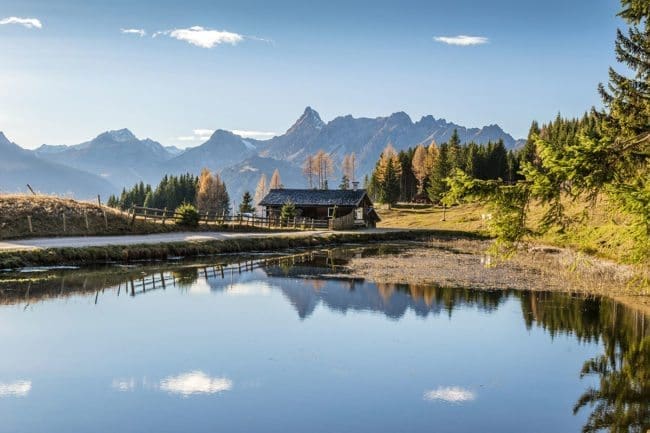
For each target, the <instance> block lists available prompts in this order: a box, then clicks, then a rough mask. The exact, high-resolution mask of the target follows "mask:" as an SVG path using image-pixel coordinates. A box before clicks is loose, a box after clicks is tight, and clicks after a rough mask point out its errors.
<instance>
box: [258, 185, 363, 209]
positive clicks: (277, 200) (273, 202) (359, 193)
mask: <svg viewBox="0 0 650 433" xmlns="http://www.w3.org/2000/svg"><path fill="white" fill-rule="evenodd" d="M365 195H366V190H365V189H358V190H356V191H355V190H341V189H272V190H271V191H270V192H269V193H268V194H267V195H266V197H264V199H263V200H262V201H261V202H260V203H259V204H260V205H261V206H282V205H283V204H285V203H286V202H288V201H290V202H292V203H293V204H295V205H296V206H298V207H300V206H357V205H358V204H359V203H360V202H361V200H362V199H363V197H364V196H365Z"/></svg>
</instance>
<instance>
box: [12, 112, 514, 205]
mask: <svg viewBox="0 0 650 433" xmlns="http://www.w3.org/2000/svg"><path fill="white" fill-rule="evenodd" d="M454 130H457V131H458V134H459V136H460V138H461V141H462V142H463V143H467V142H470V141H474V142H476V143H481V144H483V143H487V142H488V141H497V140H503V141H504V143H505V145H506V147H507V148H510V149H512V148H515V147H517V146H519V145H520V144H521V141H520V140H515V139H514V138H513V137H512V136H511V135H510V134H508V133H506V132H505V131H503V129H501V128H500V127H499V126H498V125H489V126H485V127H482V128H466V127H464V126H460V125H457V124H454V123H451V122H447V121H446V120H444V119H435V118H434V117H433V116H424V117H422V118H421V119H420V120H418V121H415V122H414V121H412V120H411V118H410V117H409V116H408V115H407V114H406V113H404V112H398V113H394V114H391V115H390V116H386V117H376V118H363V117H361V118H355V117H352V116H351V115H347V116H340V117H336V118H335V119H333V120H331V121H329V122H324V121H323V120H322V119H321V117H320V115H319V114H318V113H317V112H316V111H315V110H314V109H312V108H311V107H307V108H306V109H305V110H304V112H303V114H302V115H301V116H300V117H299V118H298V120H297V121H296V122H295V123H294V124H293V125H292V126H291V127H290V128H289V129H288V130H287V131H286V132H285V133H284V134H282V135H278V136H275V137H273V138H271V139H268V140H255V139H251V138H244V137H241V136H239V135H237V134H234V133H232V132H230V131H226V130H223V129H218V130H216V131H215V132H214V133H213V134H212V136H211V137H210V138H209V139H208V140H207V141H206V142H205V143H202V144H201V145H199V146H196V147H192V148H188V149H186V150H181V149H178V148H175V147H173V146H163V145H162V144H161V143H159V142H157V141H154V140H152V139H149V138H146V139H139V138H137V137H136V136H135V135H134V134H133V133H132V132H131V131H129V130H128V129H120V130H115V131H107V132H104V133H102V134H100V135H98V136H97V137H95V138H94V139H92V140H90V141H87V142H84V143H80V144H75V145H49V144H44V145H42V146H41V147H39V148H38V149H36V150H33V151H30V150H25V149H22V148H20V147H19V146H17V145H16V144H14V143H11V142H10V141H9V140H8V139H7V138H6V137H5V136H4V135H3V134H2V133H0V152H1V154H2V157H3V158H2V160H1V161H0V191H2V192H14V191H19V190H20V191H22V190H24V188H25V184H27V183H30V184H31V185H32V186H34V187H35V188H36V189H38V190H40V191H41V192H45V193H67V194H72V195H75V196H77V197H79V198H86V197H91V196H94V195H96V194H104V195H105V194H107V193H108V192H112V193H117V192H119V190H121V188H123V187H130V186H132V185H133V184H135V183H136V182H140V181H144V182H145V183H151V184H154V185H155V184H157V183H158V181H159V180H160V178H161V177H162V176H163V175H164V174H182V173H185V172H192V173H195V174H198V173H199V172H200V170H201V169H202V168H203V167H208V168H210V169H211V170H213V171H217V172H219V173H221V175H222V177H223V179H224V181H225V182H226V184H227V185H228V188H229V192H230V194H231V198H233V199H235V200H238V199H239V197H241V194H242V193H243V192H244V191H246V190H248V191H251V192H252V191H254V189H255V185H256V184H257V182H258V180H259V178H260V176H261V174H262V173H265V174H266V175H267V177H269V178H270V175H271V173H272V172H273V171H274V170H275V169H276V168H277V169H279V171H280V174H281V178H282V182H283V184H284V185H285V186H287V187H304V186H305V180H304V178H303V177H302V174H301V165H302V163H303V161H304V159H305V157H306V156H307V155H309V154H312V153H315V152H316V151H318V150H319V149H322V150H324V151H325V152H328V153H330V154H331V155H332V157H333V159H334V162H335V165H336V166H337V168H338V167H340V163H341V161H342V159H343V156H344V155H345V154H347V153H350V152H355V153H356V155H357V161H358V170H357V178H358V179H361V178H362V177H363V176H364V175H365V174H368V173H370V171H371V170H372V168H373V167H374V164H375V162H376V160H377V158H378V157H379V155H380V154H381V152H382V150H383V149H384V148H385V147H386V145H387V144H388V143H392V144H393V146H394V147H395V148H396V149H397V150H402V149H407V148H408V147H412V146H416V145H418V144H425V145H428V144H429V143H431V141H434V140H435V142H437V143H442V142H445V141H447V140H449V138H450V137H451V135H452V133H453V131H454ZM339 178H340V173H338V170H337V173H335V175H334V176H333V178H332V180H331V181H330V183H331V184H338V179H339Z"/></svg>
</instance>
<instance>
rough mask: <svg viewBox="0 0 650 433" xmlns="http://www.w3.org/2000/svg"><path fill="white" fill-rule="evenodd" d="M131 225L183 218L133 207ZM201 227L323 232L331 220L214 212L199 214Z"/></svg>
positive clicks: (158, 210) (149, 208) (174, 220)
mask: <svg viewBox="0 0 650 433" xmlns="http://www.w3.org/2000/svg"><path fill="white" fill-rule="evenodd" d="M128 215H129V217H130V218H131V224H134V223H135V220H136V219H142V220H144V221H147V220H152V221H160V222H161V223H162V224H166V223H167V222H169V221H172V222H176V221H179V220H180V219H181V216H180V215H179V214H178V213H176V212H175V211H170V210H168V209H156V208H151V207H144V206H132V207H131V208H130V209H129V210H128ZM199 224H200V225H206V226H209V225H213V226H219V227H233V228H234V227H259V228H288V229H296V230H323V229H328V228H329V226H330V222H329V220H324V219H314V218H301V217H295V218H288V219H282V218H280V217H275V216H266V217H261V216H257V215H225V214H222V215H218V214H216V213H214V212H199Z"/></svg>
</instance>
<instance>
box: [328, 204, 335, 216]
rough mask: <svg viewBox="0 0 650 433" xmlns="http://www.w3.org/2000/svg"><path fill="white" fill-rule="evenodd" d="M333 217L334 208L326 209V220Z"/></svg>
mask: <svg viewBox="0 0 650 433" xmlns="http://www.w3.org/2000/svg"><path fill="white" fill-rule="evenodd" d="M333 216H334V208H333V207H328V208H327V218H332V217H333Z"/></svg>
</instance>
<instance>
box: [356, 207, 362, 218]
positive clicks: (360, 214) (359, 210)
mask: <svg viewBox="0 0 650 433" xmlns="http://www.w3.org/2000/svg"><path fill="white" fill-rule="evenodd" d="M354 219H357V220H362V219H363V208H362V207H358V208H357V209H356V211H355V214H354Z"/></svg>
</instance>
